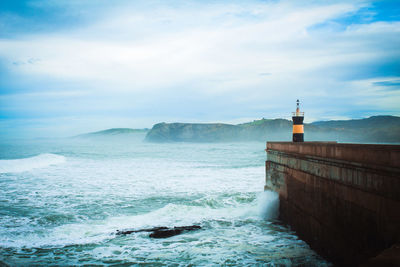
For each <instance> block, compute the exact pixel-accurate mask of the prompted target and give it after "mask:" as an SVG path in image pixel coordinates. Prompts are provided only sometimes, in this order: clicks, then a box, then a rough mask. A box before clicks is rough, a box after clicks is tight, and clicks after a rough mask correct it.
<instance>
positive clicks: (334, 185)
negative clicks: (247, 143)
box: [265, 142, 400, 266]
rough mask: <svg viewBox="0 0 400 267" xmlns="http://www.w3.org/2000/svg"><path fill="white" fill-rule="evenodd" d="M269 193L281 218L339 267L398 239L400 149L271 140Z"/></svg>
mask: <svg viewBox="0 0 400 267" xmlns="http://www.w3.org/2000/svg"><path fill="white" fill-rule="evenodd" d="M266 151H267V161H266V185H265V189H268V190H274V191H276V192H278V193H279V199H280V208H279V212H280V215H279V216H280V219H281V220H282V221H283V222H285V223H287V224H289V225H290V226H291V227H292V229H293V230H295V231H296V232H297V234H298V235H299V237H300V238H301V239H303V240H305V241H306V242H307V243H308V244H309V245H310V246H311V247H312V248H313V249H314V250H316V251H317V252H318V253H320V254H321V255H322V256H324V257H325V258H327V259H328V260H330V261H332V262H333V263H335V264H336V265H343V266H357V265H359V264H361V263H363V262H365V261H366V260H367V259H369V258H371V257H375V256H376V255H378V254H379V253H380V252H381V251H383V250H384V249H386V248H389V247H391V246H392V245H394V244H398V243H399V241H400V146H398V145H367V144H339V143H334V142H331V143H329V142H326V143H324V142H305V143H292V142H268V143H267V149H266Z"/></svg>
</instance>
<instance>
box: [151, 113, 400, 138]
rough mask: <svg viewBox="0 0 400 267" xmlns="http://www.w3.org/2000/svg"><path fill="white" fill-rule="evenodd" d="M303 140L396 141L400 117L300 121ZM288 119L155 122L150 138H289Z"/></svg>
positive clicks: (398, 135)
mask: <svg viewBox="0 0 400 267" xmlns="http://www.w3.org/2000/svg"><path fill="white" fill-rule="evenodd" d="M304 131H305V138H304V139H305V141H338V142H365V143H399V142H400V117H395V116H373V117H370V118H366V119H358V120H341V121H318V122H313V123H310V124H305V125H304ZM291 139H292V121H289V120H285V119H261V120H255V121H253V122H248V123H242V124H238V125H232V124H223V123H158V124H156V125H154V126H153V128H152V129H151V130H150V131H149V132H148V133H147V135H146V140H147V141H150V142H232V141H291Z"/></svg>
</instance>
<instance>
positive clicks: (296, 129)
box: [293, 125, 304, 134]
mask: <svg viewBox="0 0 400 267" xmlns="http://www.w3.org/2000/svg"><path fill="white" fill-rule="evenodd" d="M293 133H294V134H296V133H304V125H293Z"/></svg>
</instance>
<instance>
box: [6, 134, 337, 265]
mask: <svg viewBox="0 0 400 267" xmlns="http://www.w3.org/2000/svg"><path fill="white" fill-rule="evenodd" d="M143 137H144V136H142V135H138V136H137V137H136V138H124V139H121V138H118V137H110V138H103V139H101V138H97V139H88V138H86V139H77V138H75V139H55V140H45V139H40V140H39V139H38V140H2V141H1V143H0V261H1V262H3V263H5V264H9V265H12V266H14V265H17V266H18V265H21V266H22V265H50V264H55V265H85V264H89V265H93V264H98V265H105V264H106V265H114V264H115V265H124V264H125V265H127V266H129V265H141V264H149V265H152V266H153V265H154V266H158V265H169V266H188V265H193V266H204V265H207V266H209V265H235V266H246V265H248V266H254V265H260V266H299V265H300V266H301V265H303V266H328V265H329V264H328V263H327V262H326V261H324V260H323V259H322V258H321V257H319V256H318V255H317V254H316V253H315V252H313V251H312V250H311V249H310V248H309V247H308V246H307V244H305V243H304V242H303V241H301V240H299V239H298V237H297V236H296V235H295V234H294V233H293V232H292V231H290V229H288V228H287V227H286V226H284V225H283V224H282V223H280V222H279V221H278V220H277V219H276V218H277V210H278V204H279V203H278V198H277V195H276V194H275V193H273V192H263V186H264V177H265V167H264V161H265V151H264V148H265V144H264V143H257V142H254V143H222V144H191V143H176V144H152V143H145V142H143V141H142V140H143ZM194 224H195V225H200V226H201V227H202V229H201V230H197V231H193V232H186V233H183V234H181V235H177V236H174V237H170V238H166V239H152V238H149V236H148V235H149V233H146V232H141V233H134V234H131V235H125V236H121V235H116V234H115V233H116V231H117V230H123V229H142V228H150V227H156V226H167V227H173V226H186V225H194Z"/></svg>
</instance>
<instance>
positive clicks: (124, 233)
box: [117, 227, 168, 235]
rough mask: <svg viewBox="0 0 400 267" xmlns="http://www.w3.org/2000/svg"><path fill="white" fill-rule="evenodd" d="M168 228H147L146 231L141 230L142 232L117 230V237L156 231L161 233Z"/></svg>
mask: <svg viewBox="0 0 400 267" xmlns="http://www.w3.org/2000/svg"><path fill="white" fill-rule="evenodd" d="M167 229H168V227H153V228H147V229H146V228H145V229H140V230H125V231H120V230H117V235H129V234H132V233H140V232H154V231H160V230H167Z"/></svg>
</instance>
